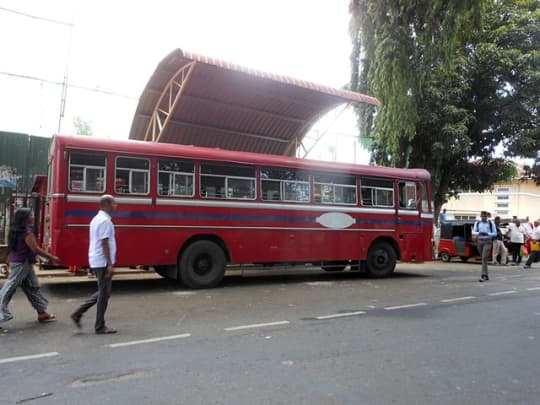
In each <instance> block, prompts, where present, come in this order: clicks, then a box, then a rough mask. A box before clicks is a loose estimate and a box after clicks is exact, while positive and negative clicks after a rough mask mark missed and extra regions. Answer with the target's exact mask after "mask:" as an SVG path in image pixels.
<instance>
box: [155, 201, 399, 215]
mask: <svg viewBox="0 0 540 405" xmlns="http://www.w3.org/2000/svg"><path fill="white" fill-rule="evenodd" d="M156 205H168V206H183V207H217V208H251V209H270V210H281V211H327V212H328V211H332V212H352V213H365V214H386V215H394V214H395V213H396V210H395V209H393V208H358V207H339V206H335V205H327V206H320V205H308V204H294V203H292V204H291V203H283V204H276V203H264V202H251V203H250V202H243V201H204V200H176V199H166V198H157V199H156Z"/></svg>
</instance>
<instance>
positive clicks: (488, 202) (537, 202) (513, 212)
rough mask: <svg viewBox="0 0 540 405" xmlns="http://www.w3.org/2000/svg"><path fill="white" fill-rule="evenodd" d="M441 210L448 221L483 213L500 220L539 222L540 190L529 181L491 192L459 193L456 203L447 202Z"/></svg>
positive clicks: (511, 183)
mask: <svg viewBox="0 0 540 405" xmlns="http://www.w3.org/2000/svg"><path fill="white" fill-rule="evenodd" d="M443 208H446V210H447V211H448V213H449V214H450V216H451V217H453V216H456V215H458V216H460V215H471V214H472V215H477V216H478V214H479V212H480V211H483V210H485V211H488V212H491V214H492V215H493V216H496V215H498V216H500V217H502V218H511V217H512V216H517V217H519V218H525V217H527V216H529V217H530V218H531V219H536V218H540V186H537V185H536V184H535V182H534V180H530V179H528V180H515V181H512V182H510V183H501V184H497V185H496V186H495V187H494V189H493V191H491V192H485V193H461V194H460V195H459V199H452V200H450V201H449V202H448V203H447V204H445V205H444V206H443Z"/></svg>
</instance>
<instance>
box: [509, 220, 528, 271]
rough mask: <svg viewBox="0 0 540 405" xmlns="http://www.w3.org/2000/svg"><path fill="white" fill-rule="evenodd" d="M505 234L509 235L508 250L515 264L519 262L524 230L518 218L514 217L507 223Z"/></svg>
mask: <svg viewBox="0 0 540 405" xmlns="http://www.w3.org/2000/svg"><path fill="white" fill-rule="evenodd" d="M506 235H507V236H510V246H509V249H508V251H509V252H510V253H511V254H512V264H513V265H514V266H517V265H518V264H520V263H521V246H523V243H524V242H525V230H524V229H523V226H522V225H521V222H520V221H519V219H515V220H514V222H511V223H510V224H509V225H508V233H507V234H506Z"/></svg>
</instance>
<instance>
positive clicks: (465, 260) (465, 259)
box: [459, 256, 469, 263]
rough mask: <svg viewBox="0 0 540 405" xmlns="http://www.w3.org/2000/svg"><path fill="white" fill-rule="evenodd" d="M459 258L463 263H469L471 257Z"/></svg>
mask: <svg viewBox="0 0 540 405" xmlns="http://www.w3.org/2000/svg"><path fill="white" fill-rule="evenodd" d="M459 258H460V259H461V261H462V262H463V263H467V261H468V260H469V256H459Z"/></svg>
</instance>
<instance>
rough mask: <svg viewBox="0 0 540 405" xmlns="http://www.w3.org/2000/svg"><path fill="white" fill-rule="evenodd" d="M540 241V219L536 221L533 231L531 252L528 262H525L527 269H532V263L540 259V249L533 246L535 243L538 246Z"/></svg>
mask: <svg viewBox="0 0 540 405" xmlns="http://www.w3.org/2000/svg"><path fill="white" fill-rule="evenodd" d="M538 243H540V219H537V220H536V221H534V229H533V231H532V232H531V252H530V254H529V258H528V259H527V263H525V268H526V269H530V268H531V264H533V263H535V262H537V261H540V250H536V249H537V248H536V247H533V245H535V246H537V244H538Z"/></svg>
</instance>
